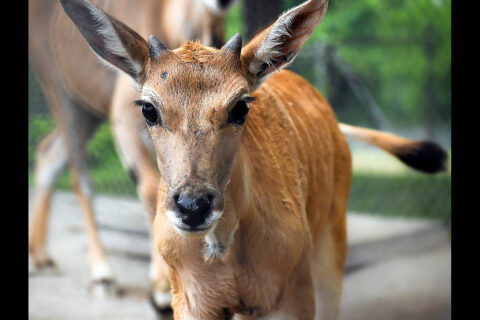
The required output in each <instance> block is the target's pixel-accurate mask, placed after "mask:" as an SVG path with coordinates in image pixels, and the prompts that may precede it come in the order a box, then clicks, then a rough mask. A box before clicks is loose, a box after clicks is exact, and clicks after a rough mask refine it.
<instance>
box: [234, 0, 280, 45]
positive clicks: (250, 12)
mask: <svg viewBox="0 0 480 320" xmlns="http://www.w3.org/2000/svg"><path fill="white" fill-rule="evenodd" d="M283 5H284V4H283V3H282V1H279V0H262V1H257V0H243V24H244V26H245V27H246V28H245V29H246V30H245V31H246V32H245V34H244V37H245V38H246V40H247V41H248V40H250V39H252V38H253V36H255V35H256V34H257V33H258V32H259V31H261V30H262V29H263V28H264V27H266V26H267V25H269V24H270V23H272V22H273V21H275V20H276V19H277V17H278V16H279V15H280V14H281V13H282V11H283Z"/></svg>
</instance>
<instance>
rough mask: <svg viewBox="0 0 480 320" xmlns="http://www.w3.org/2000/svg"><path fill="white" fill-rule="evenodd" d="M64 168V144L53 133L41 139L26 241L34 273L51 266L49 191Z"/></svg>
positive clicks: (56, 131) (56, 132)
mask: <svg viewBox="0 0 480 320" xmlns="http://www.w3.org/2000/svg"><path fill="white" fill-rule="evenodd" d="M67 164H68V155H67V148H66V146H65V141H64V139H63V137H62V136H61V134H60V133H59V131H58V129H56V130H54V131H52V132H51V133H50V134H49V135H48V136H46V137H45V138H43V140H42V141H41V142H40V143H39V145H38V147H37V160H36V163H35V182H34V198H33V202H32V220H31V224H30V234H29V239H28V251H29V258H30V259H31V262H32V267H33V268H35V269H42V268H44V267H48V266H52V265H53V261H52V260H51V259H50V257H49V256H48V254H47V251H46V241H47V229H48V228H47V227H48V215H49V211H50V203H51V198H52V194H53V189H54V187H55V184H56V182H57V180H58V177H59V176H60V174H61V173H62V172H63V171H64V170H65V168H66V166H67Z"/></svg>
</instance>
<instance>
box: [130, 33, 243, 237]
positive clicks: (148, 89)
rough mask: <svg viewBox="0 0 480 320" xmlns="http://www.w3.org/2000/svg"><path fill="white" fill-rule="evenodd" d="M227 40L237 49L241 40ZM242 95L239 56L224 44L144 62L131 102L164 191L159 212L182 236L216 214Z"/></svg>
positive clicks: (235, 143)
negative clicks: (144, 124) (152, 150)
mask: <svg viewBox="0 0 480 320" xmlns="http://www.w3.org/2000/svg"><path fill="white" fill-rule="evenodd" d="M150 41H151V42H152V41H155V40H153V39H152V38H151V40H150ZM232 41H233V42H236V43H237V45H240V43H241V42H239V41H241V40H240V36H236V37H235V38H234V39H233V40H232ZM230 45H232V43H231V42H230ZM248 92H249V87H248V83H247V81H246V80H245V78H244V77H243V76H242V73H241V63H240V56H239V54H238V51H235V50H233V48H231V46H230V47H229V45H228V44H227V45H226V46H225V47H224V48H222V49H221V50H218V51H217V50H215V49H210V48H206V47H203V46H202V45H200V44H199V43H196V42H189V43H187V44H185V45H184V46H182V47H181V48H179V49H177V50H174V51H170V50H160V51H159V52H158V55H154V57H153V58H152V60H151V64H150V68H149V70H148V74H147V80H146V81H145V83H144V85H143V88H142V96H141V99H140V100H138V101H136V104H137V105H139V106H141V108H142V113H143V115H144V117H145V119H146V122H147V126H148V130H149V132H150V134H151V137H152V140H153V142H154V145H155V150H156V155H157V163H158V167H159V169H160V172H161V174H162V177H163V179H164V181H165V185H166V187H167V190H166V191H167V195H166V200H165V212H166V215H167V217H168V219H169V220H170V222H171V223H172V225H173V226H174V228H175V229H176V230H177V231H179V232H181V233H183V234H190V233H204V232H205V231H207V230H209V229H210V228H211V227H213V226H214V225H215V223H216V222H217V220H218V219H219V218H220V216H221V215H222V213H223V209H224V192H225V189H226V187H227V184H228V181H229V178H230V174H231V168H232V164H233V161H234V159H235V155H236V153H237V150H238V147H239V144H240V139H241V136H242V131H243V127H244V124H245V122H246V119H247V115H248V111H249V102H251V101H252V98H251V97H250V96H249V95H248Z"/></svg>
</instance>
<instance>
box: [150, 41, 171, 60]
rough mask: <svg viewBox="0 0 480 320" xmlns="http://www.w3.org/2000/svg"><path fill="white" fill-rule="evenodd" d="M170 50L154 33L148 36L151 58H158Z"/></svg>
mask: <svg viewBox="0 0 480 320" xmlns="http://www.w3.org/2000/svg"><path fill="white" fill-rule="evenodd" d="M166 50H168V48H167V47H166V46H165V45H164V44H163V43H162V42H161V41H160V40H158V38H157V37H155V36H154V35H151V36H150V37H148V51H149V52H150V58H152V59H156V58H157V57H158V56H159V55H160V54H162V53H163V52H165V51H166Z"/></svg>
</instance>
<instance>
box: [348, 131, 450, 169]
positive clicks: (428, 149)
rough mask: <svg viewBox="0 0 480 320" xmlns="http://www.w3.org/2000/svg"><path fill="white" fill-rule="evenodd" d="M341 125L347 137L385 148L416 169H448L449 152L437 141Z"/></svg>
mask: <svg viewBox="0 0 480 320" xmlns="http://www.w3.org/2000/svg"><path fill="white" fill-rule="evenodd" d="M339 127H340V130H341V131H342V132H343V134H344V135H345V136H346V137H347V138H352V139H355V140H360V141H364V142H366V143H368V144H372V145H374V146H376V147H378V148H380V149H382V150H385V151H387V152H389V153H391V154H392V155H394V156H395V157H397V158H398V159H399V160H400V161H402V162H403V163H405V164H406V165H407V166H409V167H412V168H414V169H417V170H420V171H423V172H426V173H437V172H440V171H444V170H445V169H446V163H447V153H446V152H445V150H444V149H443V148H442V147H440V146H439V145H438V144H436V143H433V142H429V141H415V140H409V139H405V138H402V137H399V136H396V135H393V134H391V133H386V132H381V131H376V130H371V129H365V128H359V127H354V126H351V125H348V124H343V123H340V124H339Z"/></svg>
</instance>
